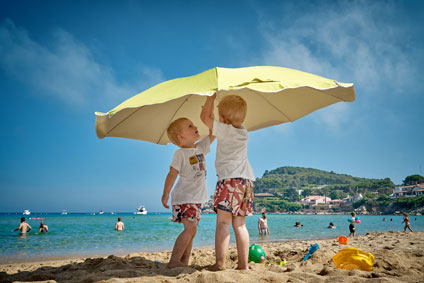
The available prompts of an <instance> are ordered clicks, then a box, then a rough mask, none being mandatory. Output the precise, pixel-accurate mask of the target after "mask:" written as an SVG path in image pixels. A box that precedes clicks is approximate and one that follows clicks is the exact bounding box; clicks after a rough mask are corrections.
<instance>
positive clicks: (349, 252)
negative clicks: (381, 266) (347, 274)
mask: <svg viewBox="0 0 424 283" xmlns="http://www.w3.org/2000/svg"><path fill="white" fill-rule="evenodd" d="M333 262H334V264H335V265H336V266H337V268H340V269H347V270H352V269H360V270H365V271H372V266H373V264H374V255H373V254H372V253H366V252H364V251H362V250H360V249H355V248H346V249H343V250H341V251H339V252H338V253H337V254H336V255H335V256H333Z"/></svg>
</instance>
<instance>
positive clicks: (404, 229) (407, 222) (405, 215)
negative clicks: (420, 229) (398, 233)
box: [402, 212, 414, 232]
mask: <svg viewBox="0 0 424 283" xmlns="http://www.w3.org/2000/svg"><path fill="white" fill-rule="evenodd" d="M402 215H403V222H402V223H405V227H404V228H403V232H406V229H407V228H408V229H409V231H411V232H414V231H412V229H411V225H410V224H409V218H408V214H407V213H405V212H404V213H402Z"/></svg>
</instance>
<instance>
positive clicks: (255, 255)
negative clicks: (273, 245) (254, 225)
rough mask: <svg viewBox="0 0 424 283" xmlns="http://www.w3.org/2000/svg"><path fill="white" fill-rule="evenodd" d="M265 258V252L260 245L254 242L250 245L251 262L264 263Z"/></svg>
mask: <svg viewBox="0 0 424 283" xmlns="http://www.w3.org/2000/svg"><path fill="white" fill-rule="evenodd" d="M265 258H266V255H265V252H264V250H263V249H262V248H261V247H260V246H258V245H255V244H253V245H251V246H250V247H249V262H250V261H253V262H256V263H262V262H264V261H265Z"/></svg>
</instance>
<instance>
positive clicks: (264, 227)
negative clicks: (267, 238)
mask: <svg viewBox="0 0 424 283" xmlns="http://www.w3.org/2000/svg"><path fill="white" fill-rule="evenodd" d="M258 230H259V235H269V234H270V232H269V228H268V221H267V219H266V213H265V212H262V217H261V218H259V220H258Z"/></svg>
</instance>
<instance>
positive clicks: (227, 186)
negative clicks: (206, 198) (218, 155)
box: [213, 178, 253, 216]
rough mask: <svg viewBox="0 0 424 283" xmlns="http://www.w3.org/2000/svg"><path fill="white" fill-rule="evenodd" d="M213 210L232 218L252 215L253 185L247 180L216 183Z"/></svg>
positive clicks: (228, 180)
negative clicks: (229, 214) (228, 213)
mask: <svg viewBox="0 0 424 283" xmlns="http://www.w3.org/2000/svg"><path fill="white" fill-rule="evenodd" d="M213 199H214V204H213V208H214V210H215V212H216V211H217V209H221V210H224V211H228V212H231V213H232V214H233V215H234V216H249V215H252V203H253V184H252V182H251V181H250V180H249V179H244V178H231V179H225V180H221V181H218V182H217V183H216V189H215V195H214V197H213Z"/></svg>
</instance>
